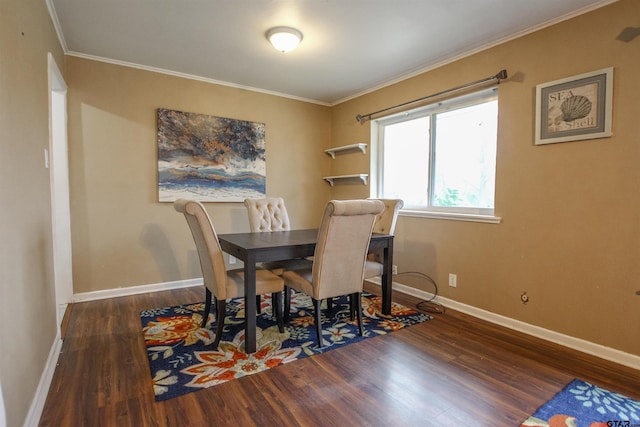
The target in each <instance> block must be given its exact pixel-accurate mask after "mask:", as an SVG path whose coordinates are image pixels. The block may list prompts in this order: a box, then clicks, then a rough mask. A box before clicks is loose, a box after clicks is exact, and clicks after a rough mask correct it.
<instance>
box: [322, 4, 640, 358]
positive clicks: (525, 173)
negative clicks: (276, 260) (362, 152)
mask: <svg viewBox="0 0 640 427" xmlns="http://www.w3.org/2000/svg"><path fill="white" fill-rule="evenodd" d="M638 16H640V2H638V1H637V0H623V1H620V2H617V3H614V4H612V5H609V6H607V7H605V8H602V9H599V10H597V11H594V12H591V13H589V14H586V15H582V16H580V17H577V18H574V19H572V20H570V21H566V22H564V23H561V24H558V25H555V26H553V27H549V28H547V29H544V30H541V31H539V32H536V33H533V34H530V35H527V36H525V37H522V38H519V39H516V40H513V41H510V42H508V43H505V44H502V45H500V46H497V47H494V48H492V49H489V50H486V51H483V52H481V53H478V54H476V55H473V56H470V57H467V58H465V59H462V60H459V61H457V62H455V63H452V64H449V65H446V66H444V67H441V68H438V69H436V70H433V71H430V72H427V73H424V74H422V75H419V76H417V77H415V78H412V79H409V80H406V81H403V82H401V83H398V84H395V85H393V86H391V87H387V88H384V89H382V90H379V91H376V92H374V93H371V94H367V95H366V96H362V97H359V98H357V99H354V100H351V101H349V102H346V103H343V104H341V105H339V106H336V107H334V108H333V109H332V122H333V130H332V132H333V143H334V146H339V145H345V144H348V143H355V142H368V140H369V132H370V126H369V124H365V125H360V124H358V123H357V122H356V120H355V119H354V117H355V115H356V114H363V113H367V112H370V111H376V110H379V109H382V108H386V107H389V106H391V105H395V104H398V103H401V102H405V101H409V100H412V99H416V98H420V97H422V96H426V95H428V94H431V93H437V92H439V91H442V90H445V89H447V88H450V87H455V86H459V85H461V84H464V83H468V82H471V81H475V80H478V79H481V78H483V77H486V76H490V75H493V74H495V73H497V72H498V71H499V70H501V69H503V68H506V69H507V70H508V72H509V74H510V75H511V76H512V79H510V81H508V82H505V83H503V84H501V85H500V88H499V103H500V106H499V130H498V154H497V178H496V181H497V182H496V215H497V216H501V217H502V218H503V220H502V223H501V224H498V225H492V224H482V223H471V222H458V221H447V220H435V219H426V218H410V217H401V218H400V219H399V221H398V226H397V230H396V231H397V233H396V250H395V263H396V264H397V265H398V267H399V270H400V271H421V272H424V273H426V274H428V275H429V276H431V277H433V278H434V279H435V280H436V282H437V283H438V285H439V287H438V290H439V292H440V294H441V295H442V296H444V297H447V298H450V299H453V300H456V301H459V302H461V303H464V304H468V305H471V306H474V307H478V308H481V309H485V310H488V311H491V312H494V313H497V314H501V315H504V316H508V317H511V318H514V319H517V320H521V321H524V322H527V323H530V324H533V325H537V326H541V327H543V328H547V329H550V330H553V331H557V332H560V333H563V334H567V335H570V336H574V337H577V338H582V339H585V340H588V341H591V342H594V343H598V344H602V345H604V346H608V347H612V348H614V349H618V350H622V351H624V352H628V353H632V354H635V355H640V296H636V295H635V292H636V291H637V290H639V289H640V279H639V277H640V198H639V197H638V191H639V189H640V167H638V165H640V137H639V135H640V120H639V118H640V102H639V101H638V99H639V97H640V80H639V79H638V76H640V39H636V40H634V41H632V42H630V43H623V42H621V41H618V40H615V38H616V36H617V35H618V34H619V33H620V31H621V30H622V29H623V28H625V27H627V26H637V25H638ZM611 66H613V67H614V93H613V133H614V135H613V137H611V138H604V139H596V140H585V141H577V142H568V143H560V144H551V145H546V146H534V118H535V113H534V104H535V87H536V85H537V84H540V83H545V82H548V81H553V80H557V79H561V78H564V77H569V76H572V75H577V74H581V73H585V72H589V71H594V70H598V69H602V68H606V67H611ZM345 159H346V157H345V158H343V159H341V160H336V161H334V164H333V168H334V169H333V171H332V173H359V172H368V167H369V165H368V161H369V155H368V154H367V156H364V158H360V157H358V156H357V155H351V156H349V158H348V162H347V161H346V160H345ZM333 196H334V197H336V198H345V197H368V196H369V189H368V187H365V186H341V187H336V189H335V190H334V192H333ZM449 273H456V274H457V275H458V286H457V288H451V287H449V286H448V278H447V277H448V274H449ZM398 281H403V280H402V279H398ZM410 284H411V285H412V286H414V287H417V288H420V289H423V290H425V291H429V292H430V291H432V288H431V287H430V286H429V285H428V284H427V283H423V282H417V281H414V282H412V283H410ZM525 291H526V292H527V293H528V295H529V298H530V302H529V303H528V304H527V305H523V304H522V303H521V302H520V294H521V293H522V292H525Z"/></svg>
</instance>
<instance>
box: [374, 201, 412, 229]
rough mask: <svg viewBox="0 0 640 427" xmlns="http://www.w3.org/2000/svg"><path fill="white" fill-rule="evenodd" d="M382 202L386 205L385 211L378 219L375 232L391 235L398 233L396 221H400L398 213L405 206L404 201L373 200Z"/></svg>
mask: <svg viewBox="0 0 640 427" xmlns="http://www.w3.org/2000/svg"><path fill="white" fill-rule="evenodd" d="M371 200H380V201H381V202H382V203H384V211H382V213H381V214H380V215H378V216H377V217H376V222H375V224H374V225H373V232H374V233H380V234H391V235H393V233H395V231H396V221H397V220H398V212H399V211H400V209H402V207H403V206H404V202H403V201H402V199H371Z"/></svg>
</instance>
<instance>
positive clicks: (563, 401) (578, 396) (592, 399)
mask: <svg viewBox="0 0 640 427" xmlns="http://www.w3.org/2000/svg"><path fill="white" fill-rule="evenodd" d="M520 427H640V402H638V401H637V400H633V399H630V398H628V397H626V396H623V395H621V394H618V393H613V392H611V391H609V390H605V389H603V388H600V387H596V386H594V385H592V384H589V383H587V382H585V381H582V380H577V379H576V380H573V381H572V382H571V383H569V384H568V385H567V386H566V387H565V388H564V389H562V390H561V391H560V392H559V393H558V394H556V395H555V396H554V397H553V399H551V400H550V401H548V402H547V403H545V404H544V405H542V406H541V407H540V408H539V409H538V410H537V411H536V413H535V414H533V416H531V417H529V419H527V420H526V421H524V422H523V423H522V424H521V425H520Z"/></svg>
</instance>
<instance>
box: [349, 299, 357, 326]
mask: <svg viewBox="0 0 640 427" xmlns="http://www.w3.org/2000/svg"><path fill="white" fill-rule="evenodd" d="M354 295H355V294H351V295H349V320H351V321H352V322H353V315H354V313H355V312H356V305H355V304H356V299H355V296H354Z"/></svg>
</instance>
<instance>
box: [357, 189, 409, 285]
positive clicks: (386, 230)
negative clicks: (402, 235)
mask: <svg viewBox="0 0 640 427" xmlns="http://www.w3.org/2000/svg"><path fill="white" fill-rule="evenodd" d="M371 200H380V201H381V202H382V203H384V211H383V212H382V213H381V214H380V215H378V216H377V217H376V222H375V224H374V225H373V232H374V233H381V234H391V235H393V234H394V233H395V231H396V221H397V220H398V212H400V209H402V207H403V206H404V202H403V201H402V200H401V199H371ZM382 261H383V256H382V249H374V250H373V251H370V252H369V253H368V254H367V263H366V265H365V268H364V278H365V279H370V278H371V277H376V276H380V275H382V270H383V268H384V267H383V264H382Z"/></svg>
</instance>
